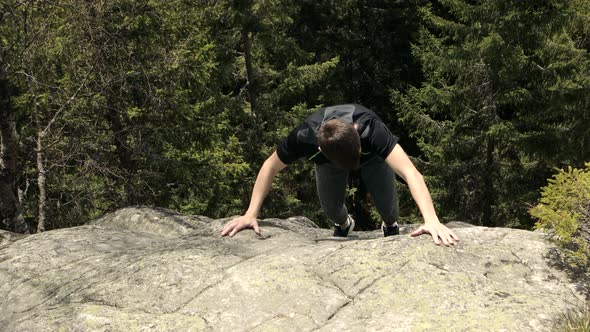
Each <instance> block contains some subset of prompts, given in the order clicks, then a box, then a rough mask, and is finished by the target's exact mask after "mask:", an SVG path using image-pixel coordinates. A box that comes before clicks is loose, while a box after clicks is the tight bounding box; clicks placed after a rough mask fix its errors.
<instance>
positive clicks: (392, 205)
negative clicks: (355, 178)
mask: <svg viewBox="0 0 590 332" xmlns="http://www.w3.org/2000/svg"><path fill="white" fill-rule="evenodd" d="M360 173H361V178H362V180H363V182H364V183H365V185H366V187H367V190H368V191H369V193H370V194H371V196H372V197H373V201H374V202H375V206H376V207H377V211H379V214H380V215H381V218H383V221H385V223H387V224H389V225H390V224H393V223H394V222H396V221H397V219H398V218H399V206H398V200H397V189H396V186H395V173H394V172H393V170H392V169H391V168H390V167H389V166H388V165H387V163H385V161H384V160H383V159H381V158H373V159H371V160H370V161H368V162H367V163H365V164H363V165H362V166H361V168H360ZM348 174H349V172H348V171H346V170H343V169H340V168H337V167H335V166H334V165H331V164H330V163H326V164H321V165H317V164H316V166H315V177H316V185H317V190H318V196H319V198H320V204H321V206H322V209H323V210H324V212H325V213H326V215H327V216H328V218H330V220H332V221H333V222H334V223H335V224H343V223H344V222H346V218H347V215H348V210H347V209H346V205H345V204H344V203H345V199H346V197H345V196H346V187H347V184H348Z"/></svg>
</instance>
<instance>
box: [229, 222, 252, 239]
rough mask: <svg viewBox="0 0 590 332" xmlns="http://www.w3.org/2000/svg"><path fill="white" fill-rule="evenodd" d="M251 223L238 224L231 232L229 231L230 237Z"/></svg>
mask: <svg viewBox="0 0 590 332" xmlns="http://www.w3.org/2000/svg"><path fill="white" fill-rule="evenodd" d="M247 226H249V225H247V224H246V225H244V224H237V225H236V226H235V227H234V229H233V230H232V231H231V233H229V237H232V236H234V235H236V233H238V232H240V231H241V230H242V229H244V228H246V227H247Z"/></svg>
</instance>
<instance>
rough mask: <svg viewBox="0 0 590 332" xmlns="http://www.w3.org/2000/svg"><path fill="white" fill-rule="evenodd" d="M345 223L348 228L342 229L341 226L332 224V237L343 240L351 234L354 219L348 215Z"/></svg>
mask: <svg viewBox="0 0 590 332" xmlns="http://www.w3.org/2000/svg"><path fill="white" fill-rule="evenodd" d="M346 221H347V224H348V226H347V227H345V228H342V226H340V225H338V224H334V237H339V238H345V237H347V236H348V234H349V233H350V232H352V230H353V229H354V219H352V217H351V216H350V215H348V218H347V220H346Z"/></svg>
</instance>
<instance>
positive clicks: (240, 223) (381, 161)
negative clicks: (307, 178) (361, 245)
mask: <svg viewBox="0 0 590 332" xmlns="http://www.w3.org/2000/svg"><path fill="white" fill-rule="evenodd" d="M397 141H398V138H397V137H395V136H394V135H393V134H391V132H390V131H389V129H387V127H386V126H385V124H384V123H383V121H381V119H380V118H379V117H378V116H377V114H375V113H374V112H373V111H371V110H369V109H367V108H365V107H363V106H361V105H354V104H347V105H337V106H331V107H325V108H322V109H319V110H317V111H316V112H314V113H313V114H312V115H311V116H309V117H308V118H307V119H305V121H304V122H303V123H302V124H301V125H300V126H299V127H297V128H295V129H294V130H293V131H291V133H290V134H289V136H287V138H286V139H285V140H283V141H282V142H281V143H280V144H279V146H278V148H277V150H276V151H275V152H274V153H273V154H272V155H271V156H270V157H269V158H268V159H267V160H266V161H265V162H264V164H263V165H262V168H261V169H260V171H259V173H258V177H257V178H256V182H255V184H254V189H253V190H252V198H251V200H250V206H249V208H248V211H246V213H245V214H244V215H243V216H241V217H238V218H236V219H233V220H232V221H230V222H228V223H227V224H226V225H225V227H224V228H223V230H222V231H221V236H226V235H229V236H233V235H235V234H236V233H237V232H240V231H241V230H243V229H245V228H253V229H254V231H255V232H256V234H259V235H260V228H259V227H258V222H257V220H256V218H257V217H258V213H259V211H260V208H261V206H262V202H263V201H264V198H265V197H266V195H267V194H268V192H269V191H270V188H271V184H272V180H273V178H274V176H275V175H276V174H277V173H278V172H280V171H281V170H283V169H284V168H285V167H287V165H288V164H290V163H293V162H294V161H296V160H298V159H300V158H306V159H308V160H311V161H313V162H315V164H316V184H317V191H318V196H319V199H320V204H321V206H322V209H323V210H324V212H325V213H326V214H327V216H328V218H330V219H331V220H332V221H333V222H334V236H335V237H341V238H345V237H347V236H348V234H349V233H350V232H351V231H352V230H353V228H354V220H353V219H352V218H351V217H350V216H349V215H348V213H347V210H346V206H345V204H344V203H345V194H346V186H347V182H348V181H347V179H348V174H349V172H350V171H351V170H354V169H360V174H361V177H362V179H363V181H364V182H365V184H366V186H367V188H368V191H369V193H370V194H371V196H372V197H373V200H374V201H375V205H376V207H377V210H378V211H379V214H380V215H381V217H382V219H383V224H382V231H383V236H391V235H397V234H399V227H398V225H397V219H398V216H399V209H398V204H397V193H396V189H395V174H394V172H395V173H396V174H397V175H399V176H400V177H401V178H402V179H404V181H405V182H406V183H407V184H408V187H409V188H410V192H411V194H412V197H413V198H414V201H415V202H416V204H417V205H418V208H419V209H420V212H421V213H422V216H423V218H424V225H422V226H420V227H419V228H418V229H417V230H416V231H414V232H413V233H411V235H412V236H419V235H422V234H425V233H428V234H430V235H431V236H432V239H433V241H434V243H436V244H437V245H439V244H440V243H441V242H442V243H443V244H444V245H445V246H449V245H452V244H455V243H456V242H457V241H459V238H458V237H457V236H456V235H455V233H453V231H452V230H450V229H448V228H447V227H446V226H445V225H443V224H441V223H440V221H439V219H438V217H437V216H436V212H435V210H434V205H433V204H432V199H431V197H430V193H429V191H428V188H427V187H426V183H425V182H424V178H423V177H422V175H421V174H420V173H419V172H418V170H416V168H415V167H414V165H413V163H412V162H411V160H410V159H409V158H408V156H407V155H406V153H405V152H404V150H403V149H402V147H401V146H400V145H399V144H397Z"/></svg>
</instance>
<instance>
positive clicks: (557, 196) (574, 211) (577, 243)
mask: <svg viewBox="0 0 590 332" xmlns="http://www.w3.org/2000/svg"><path fill="white" fill-rule="evenodd" d="M548 181H549V184H548V185H547V186H546V187H544V188H542V191H541V201H540V203H539V204H538V205H537V206H535V207H534V208H532V209H531V210H530V211H529V212H530V214H531V215H532V216H533V217H535V218H537V219H538V221H537V223H536V225H535V228H537V229H543V230H546V231H547V232H548V233H549V235H550V236H551V238H552V239H553V240H554V241H555V242H556V243H557V245H558V246H559V247H561V248H562V249H563V253H564V258H565V259H566V261H567V263H569V264H571V265H572V266H574V267H578V268H586V267H588V266H590V163H587V164H586V167H585V168H584V169H575V168H572V167H568V169H567V170H559V172H558V173H557V174H555V175H554V176H553V178H552V179H549V180H548Z"/></svg>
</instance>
